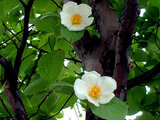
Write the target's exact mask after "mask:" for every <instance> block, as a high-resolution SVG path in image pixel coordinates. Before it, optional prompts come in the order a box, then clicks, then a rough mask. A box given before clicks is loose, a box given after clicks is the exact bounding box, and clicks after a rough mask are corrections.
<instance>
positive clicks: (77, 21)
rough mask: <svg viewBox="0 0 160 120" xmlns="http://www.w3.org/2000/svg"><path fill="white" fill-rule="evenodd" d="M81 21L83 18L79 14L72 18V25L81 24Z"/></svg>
mask: <svg viewBox="0 0 160 120" xmlns="http://www.w3.org/2000/svg"><path fill="white" fill-rule="evenodd" d="M81 19H82V17H81V16H80V15H79V14H74V15H73V16H72V18H71V20H72V24H76V25H78V24H80V23H81Z"/></svg>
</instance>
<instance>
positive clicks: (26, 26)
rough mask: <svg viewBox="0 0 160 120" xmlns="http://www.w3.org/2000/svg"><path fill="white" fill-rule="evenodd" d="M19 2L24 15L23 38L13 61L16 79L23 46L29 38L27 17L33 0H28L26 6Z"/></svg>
mask: <svg viewBox="0 0 160 120" xmlns="http://www.w3.org/2000/svg"><path fill="white" fill-rule="evenodd" d="M19 1H20V2H21V3H22V5H23V6H24V11H25V14H24V32H23V38H22V41H21V45H20V47H19V49H18V52H17V56H16V60H15V65H14V70H15V74H16V76H17V77H18V73H19V69H20V65H21V58H22V55H23V51H24V48H25V45H26V42H27V39H28V36H29V31H28V28H29V26H28V24H29V16H30V10H31V8H32V5H33V2H34V0H30V1H29V2H28V4H27V5H25V4H24V2H23V1H22V0H19Z"/></svg>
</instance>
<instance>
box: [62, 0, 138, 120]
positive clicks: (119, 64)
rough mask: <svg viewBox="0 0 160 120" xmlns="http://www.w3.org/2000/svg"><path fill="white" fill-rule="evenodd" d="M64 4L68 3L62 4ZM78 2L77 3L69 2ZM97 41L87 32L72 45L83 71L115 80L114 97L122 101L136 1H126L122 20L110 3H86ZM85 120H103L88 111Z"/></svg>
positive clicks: (93, 0) (103, 0)
mask: <svg viewBox="0 0 160 120" xmlns="http://www.w3.org/2000/svg"><path fill="white" fill-rule="evenodd" d="M63 1H64V3H66V2H67V1H69V0H63ZM72 1H74V2H78V3H79V2H80V1H79V0H72ZM88 2H89V4H90V6H91V7H92V13H93V16H94V19H95V22H96V26H97V29H98V31H99V33H100V38H97V37H96V36H93V37H91V36H90V35H89V33H88V31H85V34H84V36H83V37H82V38H81V39H80V40H79V41H77V42H76V43H74V44H73V47H74V49H75V51H76V53H77V55H78V56H79V58H80V59H81V61H82V63H83V64H84V66H85V68H86V71H93V70H95V71H97V72H98V73H100V74H101V75H102V76H103V75H108V76H111V77H114V78H115V80H116V81H117V90H116V91H115V95H116V97H119V98H120V99H121V100H124V99H125V95H126V90H127V79H128V73H129V68H128V59H129V46H130V44H131V36H132V33H133V30H134V27H135V24H136V21H137V18H138V15H139V6H138V2H139V1H138V0H126V1H125V5H124V9H123V11H122V15H121V19H120V20H118V17H117V15H116V13H115V11H114V8H113V6H112V4H111V3H110V2H109V0H88ZM86 120H102V119H101V118H99V117H97V116H95V115H94V114H93V113H92V112H91V110H90V109H89V107H87V114H86Z"/></svg>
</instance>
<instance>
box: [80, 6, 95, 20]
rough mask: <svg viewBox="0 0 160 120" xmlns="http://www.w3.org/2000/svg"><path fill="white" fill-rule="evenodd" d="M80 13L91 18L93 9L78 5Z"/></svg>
mask: <svg viewBox="0 0 160 120" xmlns="http://www.w3.org/2000/svg"><path fill="white" fill-rule="evenodd" d="M78 13H79V14H80V15H82V16H86V17H88V16H90V15H91V14H92V8H91V7H90V6H88V5H86V4H80V5H78Z"/></svg>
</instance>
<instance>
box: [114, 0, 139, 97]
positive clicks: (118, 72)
mask: <svg viewBox="0 0 160 120" xmlns="http://www.w3.org/2000/svg"><path fill="white" fill-rule="evenodd" d="M138 16H139V0H126V1H125V7H124V10H123V11H122V15H121V19H120V26H119V30H118V34H117V36H116V54H115V55H116V56H115V58H116V59H115V68H114V75H113V77H114V79H115V80H116V81H117V89H116V91H115V94H116V96H117V97H119V98H120V99H121V100H124V99H125V95H126V90H127V79H128V73H129V66H128V65H129V63H128V62H129V61H128V59H129V47H130V45H131V36H132V33H133V31H134V27H135V25H136V21H137V18H138Z"/></svg>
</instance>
